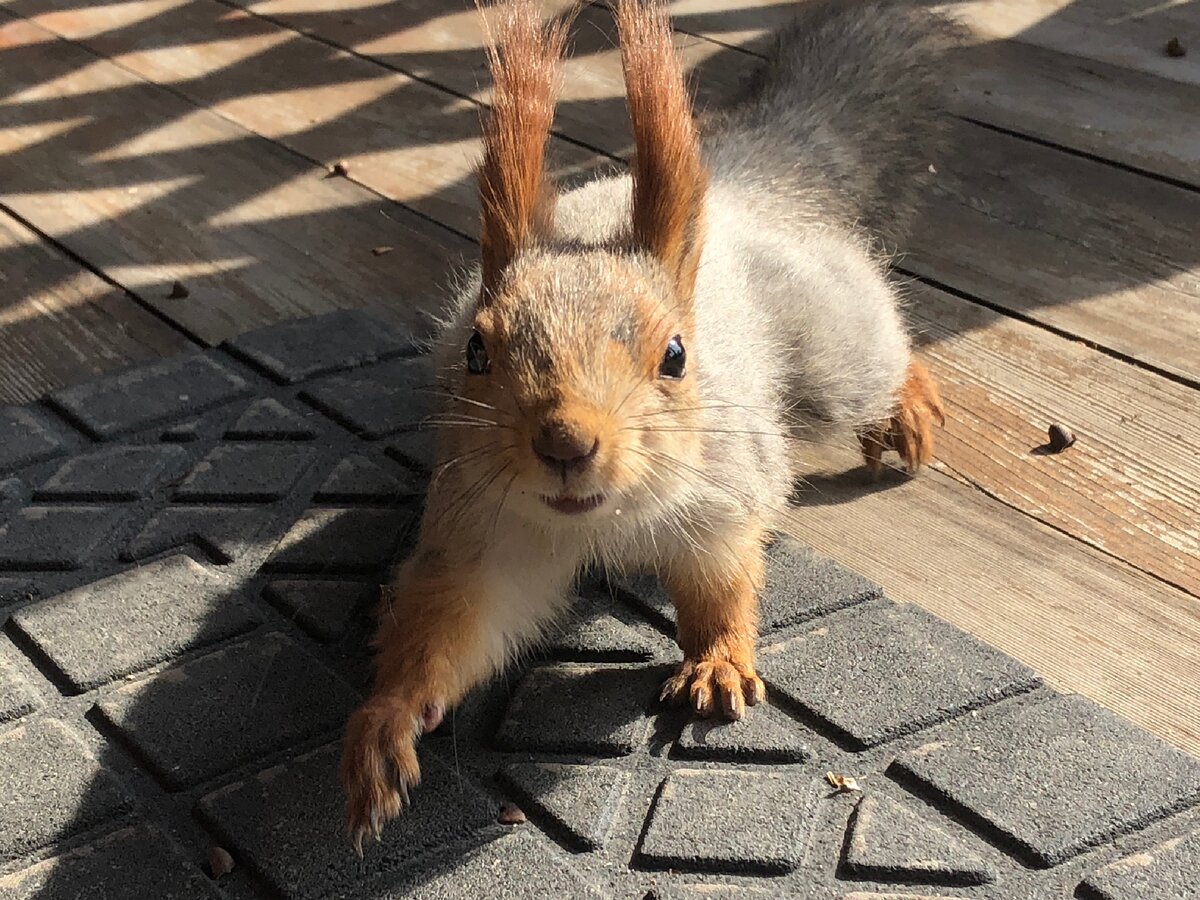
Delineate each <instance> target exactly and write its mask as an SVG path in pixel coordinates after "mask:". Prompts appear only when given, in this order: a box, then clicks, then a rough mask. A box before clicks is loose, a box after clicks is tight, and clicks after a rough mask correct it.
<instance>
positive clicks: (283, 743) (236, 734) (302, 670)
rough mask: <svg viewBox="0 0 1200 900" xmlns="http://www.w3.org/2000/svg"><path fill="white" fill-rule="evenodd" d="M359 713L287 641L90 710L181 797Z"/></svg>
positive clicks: (163, 677)
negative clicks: (190, 789) (187, 790)
mask: <svg viewBox="0 0 1200 900" xmlns="http://www.w3.org/2000/svg"><path fill="white" fill-rule="evenodd" d="M357 705H358V696H357V695H356V694H355V693H354V691H352V690H351V689H350V687H349V686H348V685H346V684H345V682H343V681H342V680H341V679H340V678H338V677H337V676H336V675H334V674H333V672H330V671H329V670H328V669H326V668H325V667H324V666H322V665H321V664H320V663H319V662H317V661H316V660H315V659H313V658H312V657H311V656H310V655H309V654H307V653H305V652H304V651H303V650H301V649H300V648H299V647H298V646H296V644H294V643H293V642H292V641H291V640H289V639H287V638H285V637H282V636H280V635H265V636H261V637H256V638H253V639H251V640H249V641H246V642H243V643H239V644H235V645H233V646H230V647H226V648H224V649H222V650H217V651H214V652H212V653H209V654H207V655H205V656H202V657H200V658H199V659H196V660H193V661H192V662H189V663H186V664H184V665H182V666H178V667H176V668H172V669H166V670H165V671H163V672H160V673H159V674H157V675H154V676H152V677H150V678H148V679H145V680H144V681H139V682H135V683H134V684H130V685H127V686H125V687H123V688H121V689H120V690H118V691H114V692H113V693H111V694H106V695H105V696H103V697H101V698H100V699H99V701H97V703H96V708H97V710H98V711H99V712H100V714H101V716H103V718H104V719H105V721H107V722H108V723H109V724H110V725H111V726H112V727H113V728H114V729H116V730H117V731H118V732H119V733H120V734H121V736H122V737H123V738H124V739H125V741H126V742H127V743H129V744H130V745H131V746H132V747H133V748H134V749H135V750H136V751H137V753H138V755H139V756H141V758H142V759H144V760H145V761H146V762H147V764H148V765H149V767H150V768H151V769H152V770H153V771H154V773H155V774H156V775H157V776H158V777H159V778H160V779H161V780H162V782H163V783H164V784H166V786H167V787H168V788H170V789H172V790H179V789H181V788H186V787H190V786H192V785H195V784H199V783H200V782H202V781H208V780H209V779H210V778H213V777H214V776H216V775H220V774H221V773H222V772H227V771H229V770H231V769H233V768H235V767H237V766H240V765H242V764H244V763H247V762H251V761H253V760H255V759H258V758H260V757H263V756H266V755H267V754H268V753H271V752H273V751H276V750H283V749H286V748H287V747H290V746H292V745H293V744H297V743H299V742H301V741H304V740H307V739H310V738H314V737H319V736H320V735H322V734H325V733H327V732H332V731H334V730H335V729H339V728H341V726H342V724H343V723H344V722H345V721H346V719H347V718H348V717H349V715H350V713H351V712H353V710H354V707H355V706H357ZM198 734H202V735H204V736H205V737H204V740H202V741H198V740H196V737H195V736H196V735H198Z"/></svg>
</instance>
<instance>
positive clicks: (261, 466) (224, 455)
mask: <svg viewBox="0 0 1200 900" xmlns="http://www.w3.org/2000/svg"><path fill="white" fill-rule="evenodd" d="M314 462H316V453H315V452H314V451H313V450H312V448H310V447H307V446H304V445H295V444H288V443H261V444H259V443H254V444H225V445H223V446H220V447H217V448H215V449H214V450H213V451H212V452H210V453H209V454H208V455H207V456H205V457H204V459H202V460H201V461H200V462H198V463H197V464H196V468H194V469H192V471H191V473H190V474H189V475H188V477H187V478H186V479H185V480H184V482H183V483H182V484H180V485H179V488H178V490H176V491H175V499H177V500H185V501H197V500H198V501H205V502H208V501H215V502H218V503H219V502H222V501H233V502H237V503H254V502H260V503H268V502H270V501H272V500H281V499H283V498H284V497H286V496H287V495H288V492H289V491H290V490H291V489H292V487H293V486H294V485H295V484H296V482H297V481H299V480H300V479H301V478H303V477H304V473H305V472H306V471H308V469H309V467H310V466H312V464H313V463H314Z"/></svg>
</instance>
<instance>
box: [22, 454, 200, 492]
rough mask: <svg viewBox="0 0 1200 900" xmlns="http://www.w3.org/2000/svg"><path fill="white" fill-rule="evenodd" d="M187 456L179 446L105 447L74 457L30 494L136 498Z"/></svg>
mask: <svg viewBox="0 0 1200 900" xmlns="http://www.w3.org/2000/svg"><path fill="white" fill-rule="evenodd" d="M186 459H187V453H186V452H185V451H184V450H183V449H182V448H181V447H175V446H171V445H169V444H167V445H155V444H150V445H149V446H143V447H137V446H134V447H129V446H124V447H122V446H118V447H107V448H105V449H103V450H97V451H95V452H93V453H85V454H83V455H81V456H75V457H73V458H71V459H70V460H68V461H67V462H65V463H63V465H62V466H61V467H60V468H59V470H58V471H57V472H55V473H54V475H52V476H51V477H50V479H49V480H48V481H46V483H45V484H43V485H42V486H41V487H40V488H38V489H37V491H36V492H35V493H34V499H35V500H59V501H61V500H90V501H103V500H137V499H138V498H139V497H143V496H145V495H146V494H147V493H149V492H150V490H151V489H153V488H154V487H156V486H157V485H158V484H159V482H161V481H163V480H165V479H166V478H168V477H170V476H171V475H172V474H174V473H175V472H176V471H177V470H178V469H179V468H180V467H181V466H182V465H183V464H184V462H185V460H186Z"/></svg>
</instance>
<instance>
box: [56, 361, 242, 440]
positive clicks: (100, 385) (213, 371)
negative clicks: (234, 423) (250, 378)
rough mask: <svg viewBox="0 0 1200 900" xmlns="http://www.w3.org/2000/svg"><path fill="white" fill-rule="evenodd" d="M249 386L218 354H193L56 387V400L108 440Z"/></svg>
mask: <svg viewBox="0 0 1200 900" xmlns="http://www.w3.org/2000/svg"><path fill="white" fill-rule="evenodd" d="M249 390H250V385H248V384H247V383H246V381H245V380H244V379H242V378H241V377H240V376H238V375H236V374H234V373H233V372H231V371H230V370H229V369H228V368H226V367H225V366H224V365H222V364H221V363H220V362H218V361H217V360H216V359H215V358H214V357H213V356H211V355H201V354H192V355H184V356H177V357H173V358H172V359H164V360H162V361H160V362H155V363H150V364H149V365H143V366H138V367H137V368H135V369H130V370H128V371H125V372H118V373H116V374H113V375H105V376H102V377H101V378H97V379H95V380H93V381H88V382H85V383H84V384H78V385H74V386H72V387H69V388H64V389H62V390H60V391H55V392H54V393H53V394H51V395H50V402H51V403H53V404H54V405H55V406H57V407H58V408H59V409H60V410H62V411H63V412H64V413H66V414H67V415H68V416H69V417H70V418H71V419H73V420H74V421H76V422H78V423H79V424H80V425H81V426H82V427H83V428H84V429H85V430H87V432H88V433H89V434H91V435H92V436H93V437H96V438H103V439H107V438H112V437H116V436H117V435H121V434H125V433H126V432H130V431H137V430H139V429H142V428H147V427H149V426H151V425H156V424H161V423H166V422H170V421H171V420H172V419H176V418H181V417H183V416H185V415H186V416H194V415H196V414H197V413H200V412H203V411H205V410H207V409H212V408H213V407H214V406H217V405H219V404H221V403H224V402H225V401H227V400H233V399H236V398H237V397H241V396H243V395H245V394H246V393H248V392H249Z"/></svg>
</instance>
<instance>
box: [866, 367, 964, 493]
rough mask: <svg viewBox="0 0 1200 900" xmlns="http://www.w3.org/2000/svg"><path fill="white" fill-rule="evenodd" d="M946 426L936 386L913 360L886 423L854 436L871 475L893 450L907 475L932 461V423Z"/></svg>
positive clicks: (944, 412)
mask: <svg viewBox="0 0 1200 900" xmlns="http://www.w3.org/2000/svg"><path fill="white" fill-rule="evenodd" d="M934 422H937V424H938V425H940V426H944V425H945V424H946V409H945V407H944V406H943V405H942V398H941V395H940V394H939V393H938V388H937V382H935V381H934V380H933V376H932V375H930V374H929V371H928V370H927V369H926V368H925V367H924V366H923V365H921V364H920V363H919V362H917V361H916V360H914V361H913V362H912V363H910V364H909V367H908V377H907V378H906V379H905V381H904V384H903V385H902V386H901V388H900V396H899V397H898V398H897V400H896V411H895V412H894V413H893V414H892V417H891V418H890V419H888V420H887V421H886V422H884V423H882V424H880V425H877V426H875V427H873V428H869V429H867V430H865V431H862V432H860V433H859V435H858V440H859V443H860V444H861V445H862V451H863V461H864V462H865V463H866V465H867V468H868V469H870V470H871V472H872V473H873V474H876V475H878V474H879V472H880V471H881V470H882V468H883V454H884V451H886V450H895V451H896V452H897V453H899V454H900V458H901V459H902V460H903V461H904V466H905V468H906V469H908V471H909V472H915V471H917V469H919V468H921V466H924V465H928V464H929V462H930V460H932V459H933V444H934V440H933V423H934Z"/></svg>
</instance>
